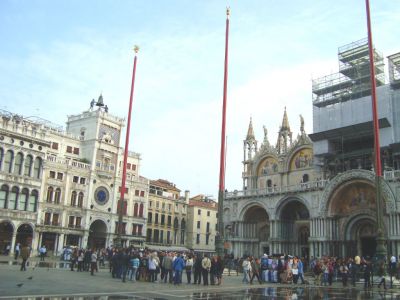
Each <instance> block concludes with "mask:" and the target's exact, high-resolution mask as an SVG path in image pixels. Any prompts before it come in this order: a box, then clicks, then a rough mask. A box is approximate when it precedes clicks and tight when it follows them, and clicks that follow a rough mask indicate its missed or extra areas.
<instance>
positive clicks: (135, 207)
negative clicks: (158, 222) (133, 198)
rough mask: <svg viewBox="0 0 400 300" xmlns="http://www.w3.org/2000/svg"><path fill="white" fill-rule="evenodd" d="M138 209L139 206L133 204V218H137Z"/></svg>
mask: <svg viewBox="0 0 400 300" xmlns="http://www.w3.org/2000/svg"><path fill="white" fill-rule="evenodd" d="M138 209H139V205H138V204H137V203H135V205H134V206H133V216H134V217H137V215H138Z"/></svg>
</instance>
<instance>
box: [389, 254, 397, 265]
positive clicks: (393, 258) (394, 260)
mask: <svg viewBox="0 0 400 300" xmlns="http://www.w3.org/2000/svg"><path fill="white" fill-rule="evenodd" d="M390 262H391V263H395V262H396V256H394V255H393V256H392V257H391V258H390Z"/></svg>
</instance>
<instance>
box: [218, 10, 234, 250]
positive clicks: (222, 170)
mask: <svg viewBox="0 0 400 300" xmlns="http://www.w3.org/2000/svg"><path fill="white" fill-rule="evenodd" d="M229 15H230V9H229V8H227V9H226V31H225V67H224V94H223V101H222V130H221V156H220V162H219V164H220V165H219V191H218V233H217V235H216V236H215V248H216V251H217V254H218V255H219V256H223V255H224V217H223V213H224V193H225V154H226V153H225V140H226V134H225V127H226V98H227V87H228V41H229Z"/></svg>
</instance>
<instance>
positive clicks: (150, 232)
mask: <svg viewBox="0 0 400 300" xmlns="http://www.w3.org/2000/svg"><path fill="white" fill-rule="evenodd" d="M151 235H152V230H151V229H150V228H147V234H146V242H151Z"/></svg>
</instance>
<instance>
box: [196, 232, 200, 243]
mask: <svg viewBox="0 0 400 300" xmlns="http://www.w3.org/2000/svg"><path fill="white" fill-rule="evenodd" d="M196 244H200V233H198V234H197V235H196Z"/></svg>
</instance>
